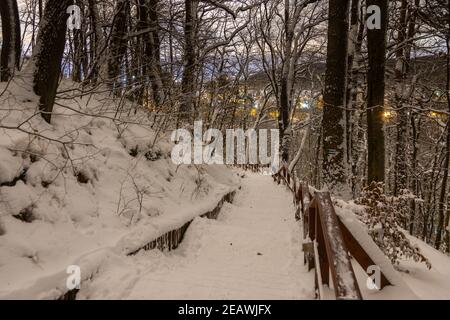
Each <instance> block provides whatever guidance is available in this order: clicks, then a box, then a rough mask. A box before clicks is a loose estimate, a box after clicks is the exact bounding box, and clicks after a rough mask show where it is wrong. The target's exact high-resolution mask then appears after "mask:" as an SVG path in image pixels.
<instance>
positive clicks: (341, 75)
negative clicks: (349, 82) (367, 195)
mask: <svg viewBox="0 0 450 320" xmlns="http://www.w3.org/2000/svg"><path fill="white" fill-rule="evenodd" d="M348 8H349V0H330V3H329V22H328V50H327V70H326V75H325V90H324V108H323V124H322V125H323V137H322V141H323V164H322V166H323V172H324V176H323V181H324V183H325V185H326V186H327V187H328V188H329V189H330V191H332V192H334V193H337V194H340V195H346V194H349V192H348V191H349V190H348V186H347V171H346V164H345V162H346V154H345V152H346V151H345V149H346V148H345V143H346V139H345V112H344V108H345V92H346V78H347V44H348V43H347V36H348Z"/></svg>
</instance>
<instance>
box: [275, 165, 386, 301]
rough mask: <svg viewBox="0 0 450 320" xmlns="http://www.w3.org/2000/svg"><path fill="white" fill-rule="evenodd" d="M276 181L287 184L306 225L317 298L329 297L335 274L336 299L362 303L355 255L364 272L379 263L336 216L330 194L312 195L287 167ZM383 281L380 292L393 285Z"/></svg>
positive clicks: (307, 254)
mask: <svg viewBox="0 0 450 320" xmlns="http://www.w3.org/2000/svg"><path fill="white" fill-rule="evenodd" d="M273 178H274V180H275V181H276V182H277V183H278V184H280V183H284V184H285V185H286V186H287V187H288V188H289V190H291V192H292V194H293V202H294V204H295V206H296V212H295V217H296V219H297V221H300V220H302V222H303V232H304V239H305V240H304V244H303V251H304V252H305V264H307V265H308V270H311V269H313V268H314V269H315V286H316V294H317V297H318V298H319V299H324V298H325V292H324V287H323V286H324V285H328V287H330V274H331V279H332V282H333V288H334V294H335V296H336V299H338V300H345V299H351V300H361V299H362V295H361V291H360V288H359V285H358V282H357V279H356V276H355V272H354V270H353V267H352V262H351V256H352V257H353V258H354V259H355V260H356V261H357V262H358V263H359V264H360V265H361V266H362V267H363V269H364V270H368V267H369V266H373V265H375V263H374V262H373V261H372V259H371V258H370V256H369V255H368V254H367V252H365V250H364V249H363V247H362V246H361V245H360V244H359V243H358V241H357V240H356V239H355V237H354V236H353V235H352V233H351V232H350V231H349V230H348V228H347V227H346V226H345V225H344V224H343V223H342V221H341V220H340V218H339V216H338V215H337V214H336V212H335V209H334V206H333V202H332V200H331V196H330V194H329V193H328V192H315V193H314V195H312V194H311V193H310V191H309V187H308V186H307V185H306V184H304V183H299V182H298V181H297V179H296V178H295V177H294V176H293V175H292V174H291V173H290V172H289V170H288V168H287V166H285V165H284V166H283V167H282V168H281V169H280V171H279V172H278V173H276V174H275V175H273ZM380 282H381V288H380V289H382V288H384V287H385V286H386V285H390V282H389V281H388V280H387V278H386V277H385V276H384V274H383V273H381V281H380Z"/></svg>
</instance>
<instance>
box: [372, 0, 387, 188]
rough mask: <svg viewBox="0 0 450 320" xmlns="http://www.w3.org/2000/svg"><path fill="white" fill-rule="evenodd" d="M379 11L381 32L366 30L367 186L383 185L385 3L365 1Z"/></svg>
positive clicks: (381, 0)
mask: <svg viewBox="0 0 450 320" xmlns="http://www.w3.org/2000/svg"><path fill="white" fill-rule="evenodd" d="M370 5H378V6H379V7H380V9H381V30H377V29H373V30H367V47H368V55H369V70H368V74H367V141H368V163H367V165H368V183H369V184H370V183H371V182H372V181H380V182H384V178H385V175H384V164H385V146H384V130H383V111H384V74H385V60H386V31H387V23H388V12H387V10H388V1H387V0H367V6H370Z"/></svg>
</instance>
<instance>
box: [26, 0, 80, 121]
mask: <svg viewBox="0 0 450 320" xmlns="http://www.w3.org/2000/svg"><path fill="white" fill-rule="evenodd" d="M72 3H73V1H71V0H48V1H47V4H46V6H45V10H44V16H43V18H42V20H41V22H40V28H39V33H38V37H37V44H36V48H35V52H34V56H33V63H34V87H33V89H34V92H35V93H36V94H37V95H38V96H40V100H39V110H40V111H41V114H42V117H43V118H44V119H45V121H47V122H49V123H50V120H51V116H52V111H53V105H54V102H55V96H56V90H57V88H58V82H59V76H60V73H61V61H62V57H63V53H64V47H65V43H66V30H67V19H68V18H69V15H68V13H67V12H66V10H67V7H68V6H70V5H71V4H72Z"/></svg>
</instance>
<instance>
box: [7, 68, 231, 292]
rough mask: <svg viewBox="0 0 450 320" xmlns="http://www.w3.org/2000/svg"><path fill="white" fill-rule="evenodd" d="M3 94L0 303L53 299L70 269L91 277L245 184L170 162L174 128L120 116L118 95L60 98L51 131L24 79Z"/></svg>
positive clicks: (227, 174)
mask: <svg viewBox="0 0 450 320" xmlns="http://www.w3.org/2000/svg"><path fill="white" fill-rule="evenodd" d="M69 85H70V84H69ZM64 89H67V88H64ZM4 90H5V93H4V94H3V95H2V96H0V104H1V106H2V107H1V109H0V113H1V115H0V298H57V297H59V296H60V295H61V293H62V292H65V291H66V290H65V289H64V287H65V283H66V279H67V276H68V275H67V274H66V268H67V267H68V266H69V265H74V264H75V265H79V266H80V267H81V270H82V277H83V278H86V277H90V276H91V275H92V273H93V272H95V270H96V269H97V268H98V265H99V264H100V263H101V261H102V260H103V259H105V257H106V256H108V255H112V254H123V253H125V252H127V251H128V250H131V249H132V248H136V247H137V246H139V245H140V244H142V243H145V242H146V241H148V240H149V239H152V238H153V237H155V236H158V235H161V234H163V233H164V232H167V231H168V230H170V229H171V228H173V227H177V226H179V225H180V224H181V225H182V224H184V223H186V222H187V221H189V220H192V218H193V217H195V216H197V215H199V214H203V213H204V210H206V211H208V210H211V209H212V208H214V207H215V206H216V205H217V202H218V201H219V200H220V199H221V198H222V197H223V196H224V195H225V194H228V193H229V192H230V191H233V190H235V189H237V187H238V185H239V183H240V181H239V178H238V177H237V175H236V174H235V173H233V172H232V171H231V170H228V169H226V168H225V167H223V166H176V165H174V164H173V163H172V161H171V159H170V152H171V149H172V143H171V142H170V140H169V139H170V132H168V133H163V134H159V135H157V134H156V132H155V130H154V129H153V126H154V125H155V121H154V118H153V117H150V116H149V115H148V114H147V113H146V112H143V111H138V112H137V113H136V114H135V113H134V108H133V106H131V105H128V104H125V105H123V106H121V109H120V112H119V113H118V115H117V118H116V119H114V117H115V114H116V111H117V108H118V102H119V101H116V100H115V99H114V98H113V97H108V96H105V95H101V94H98V95H93V96H91V95H84V96H83V95H79V97H77V98H76V99H68V98H66V97H64V95H63V94H60V95H59V97H60V99H58V100H57V102H58V104H59V105H55V109H54V117H53V119H52V124H51V125H50V124H47V123H45V122H44V121H43V120H42V119H41V117H40V116H37V115H35V111H36V106H37V100H36V97H35V96H34V95H33V94H32V92H31V89H30V88H28V87H27V85H26V82H23V79H21V78H20V77H16V78H14V82H13V83H11V84H10V85H9V87H8V88H5V87H4V84H2V85H0V92H3V91H4ZM73 93H74V94H76V95H77V94H78V93H77V91H74V92H73ZM94 115H95V116H94Z"/></svg>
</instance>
